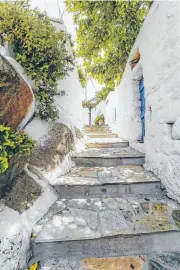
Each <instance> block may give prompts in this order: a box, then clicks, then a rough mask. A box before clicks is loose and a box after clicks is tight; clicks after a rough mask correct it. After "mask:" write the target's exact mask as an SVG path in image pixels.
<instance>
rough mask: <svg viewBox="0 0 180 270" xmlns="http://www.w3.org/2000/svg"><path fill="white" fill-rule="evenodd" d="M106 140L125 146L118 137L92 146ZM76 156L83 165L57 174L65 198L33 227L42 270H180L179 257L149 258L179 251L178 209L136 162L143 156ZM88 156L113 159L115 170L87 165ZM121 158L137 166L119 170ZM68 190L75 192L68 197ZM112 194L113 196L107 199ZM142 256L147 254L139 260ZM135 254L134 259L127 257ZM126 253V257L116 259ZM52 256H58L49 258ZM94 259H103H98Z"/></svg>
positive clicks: (112, 151)
mask: <svg viewBox="0 0 180 270" xmlns="http://www.w3.org/2000/svg"><path fill="white" fill-rule="evenodd" d="M87 129H91V128H89V127H87ZM103 129H104V131H106V130H108V128H107V127H101V128H99V130H103ZM92 130H93V131H94V132H96V131H97V128H96V127H92ZM102 140H104V141H106V143H108V141H109V143H112V142H115V141H116V142H117V141H118V142H121V139H119V138H117V139H115V138H112V139H109V138H108V139H94V142H95V141H96V142H99V143H101V142H102ZM107 140H108V141H107ZM91 141H93V140H91ZM110 141H111V142H110ZM74 157H75V158H77V159H78V158H80V159H79V162H78V161H77V164H79V165H80V166H77V167H75V168H73V169H72V170H71V172H70V173H68V174H67V175H65V176H59V178H58V181H57V183H58V186H56V187H54V190H55V191H56V192H57V193H58V189H59V190H62V193H61V195H62V196H59V199H58V200H57V201H56V202H55V203H54V204H53V205H52V206H51V207H50V209H49V211H48V212H47V213H46V215H45V216H44V217H43V218H42V219H41V220H40V221H39V222H38V223H37V224H36V226H35V227H34V231H33V235H32V237H33V246H34V251H35V253H37V255H38V256H41V258H43V259H42V260H41V262H40V264H41V269H42V270H121V269H122V270H131V269H135V270H178V269H180V259H179V257H180V253H176V252H171V253H163V254H151V252H152V250H153V251H154V252H161V251H166V250H168V245H170V247H171V251H172V250H174V249H173V248H174V247H175V248H176V247H179V245H178V243H179V242H178V240H177V235H179V230H180V208H179V205H178V204H177V203H176V202H174V201H172V200H170V199H168V198H167V197H166V194H165V193H164V192H163V191H162V190H161V189H160V185H159V179H158V178H157V177H155V176H154V175H153V174H152V173H150V172H147V171H145V170H144V169H143V167H142V166H137V165H139V162H138V158H142V160H143V159H144V155H143V154H141V153H139V152H138V151H135V150H134V149H132V148H131V147H126V148H106V149H105V148H103V149H93V150H89V149H87V150H86V151H84V152H81V153H78V154H75V155H74ZM86 158H91V159H99V160H103V159H112V160H111V162H112V166H111V165H109V164H110V163H111V162H109V163H107V164H108V165H106V164H105V166H107V167H105V166H104V165H103V162H99V163H98V162H93V161H92V164H91V163H89V164H87V166H85V165H86V163H84V162H83V160H86ZM119 158H131V159H133V160H134V163H135V164H134V163H133V166H127V165H126V166H125V165H123V166H116V165H118V163H117V162H116V160H115V159H119ZM81 162H82V163H81ZM97 163H98V165H97ZM120 164H121V163H120ZM128 164H129V163H128ZM140 164H141V163H140ZM88 165H90V166H91V167H88ZM134 165H136V166H134ZM122 184H125V186H127V187H128V189H127V190H126V189H125V188H124V185H122ZM134 184H135V185H134ZM140 185H141V186H142V187H144V186H143V185H145V186H146V188H145V189H144V188H141V192H139V191H138V190H137V189H140ZM86 186H90V187H91V189H89V191H91V192H89V193H87V194H86V193H85V192H84V191H85V190H86V189H87V188H86ZM101 186H102V187H103V188H102V187H101ZM104 186H105V187H106V189H109V193H108V192H105V193H103V192H104V190H105V188H104ZM107 186H108V187H107ZM112 186H113V187H114V189H115V190H116V191H117V190H118V189H119V190H122V192H124V194H122V192H121V193H120V192H119V193H116V192H114V189H112V190H111V188H112ZM132 186H133V188H132ZM134 186H136V188H134ZM152 186H154V187H155V188H154V189H153V188H152ZM66 187H68V188H71V190H70V192H69V193H68V192H67V191H66ZM130 187H131V188H130ZM149 188H152V190H155V192H154V193H153V192H152V193H151V189H150V192H149V193H145V192H144V191H147V189H149ZM156 189H157V190H158V192H156ZM95 191H97V193H96V192H95ZM100 191H102V192H101V194H100ZM110 191H111V192H110ZM125 191H126V192H125ZM132 191H133V192H132ZM134 191H135V192H134ZM142 191H143V192H142ZM78 192H80V193H81V194H80V193H78ZM102 193H103V195H102ZM112 193H114V194H115V196H110V195H109V194H112ZM67 194H69V195H68V196H67ZM71 194H72V196H71ZM94 194H96V195H97V196H95V195H94ZM117 194H119V195H118V196H117ZM74 196H75V197H74ZM164 237H165V238H164ZM165 240H166V241H165ZM170 242H171V243H170ZM175 250H176V249H175ZM143 252H144V253H145V254H146V255H147V254H148V255H147V256H146V257H145V256H136V255H137V254H142V253H143ZM132 254H133V256H129V255H132ZM35 255H36V254H35ZM124 255H128V256H126V257H118V256H124ZM48 256H49V257H48ZM51 256H52V257H53V256H54V258H50V257H51ZM68 256H72V257H70V258H68ZM88 256H89V257H88ZM96 256H99V257H101V258H94V257H96ZM112 256H114V258H112ZM115 256H117V257H115ZM56 257H58V258H56ZM83 257H84V258H83Z"/></svg>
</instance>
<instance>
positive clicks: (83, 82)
mask: <svg viewBox="0 0 180 270" xmlns="http://www.w3.org/2000/svg"><path fill="white" fill-rule="evenodd" d="M78 75H79V81H80V83H81V86H82V88H85V87H86V85H87V77H86V73H85V72H84V71H83V69H82V67H80V66H79V67H78Z"/></svg>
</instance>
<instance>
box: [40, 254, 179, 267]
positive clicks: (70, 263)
mask: <svg viewBox="0 0 180 270" xmlns="http://www.w3.org/2000/svg"><path fill="white" fill-rule="evenodd" d="M40 269H41V270H132V269H134V270H179V269H180V253H177V252H169V253H163V254H155V255H153V256H134V257H132V256H125V257H114V258H84V259H81V258H76V259H72V258H66V259H49V260H45V261H43V262H41V268H40Z"/></svg>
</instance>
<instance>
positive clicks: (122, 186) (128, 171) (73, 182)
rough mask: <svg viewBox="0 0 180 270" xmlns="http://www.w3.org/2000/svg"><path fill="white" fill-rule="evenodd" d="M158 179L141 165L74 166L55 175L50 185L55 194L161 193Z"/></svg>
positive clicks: (114, 194) (124, 194) (116, 195)
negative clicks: (52, 183) (52, 185)
mask: <svg viewBox="0 0 180 270" xmlns="http://www.w3.org/2000/svg"><path fill="white" fill-rule="evenodd" d="M160 185H161V184H160V180H159V179H158V178H156V177H155V176H154V175H153V174H152V173H150V172H145V170H144V169H143V167H141V166H117V167H108V168H107V167H93V168H91V167H75V168H74V169H72V171H71V172H70V173H68V174H67V175H65V176H61V177H59V178H58V179H57V181H56V184H55V185H54V189H55V191H56V193H57V194H58V195H59V197H61V198H62V197H66V196H69V197H71V198H73V197H79V198H83V197H85V198H87V196H111V197H119V196H121V197H122V196H126V195H127V194H149V195H150V194H151V195H157V194H159V193H161V189H160Z"/></svg>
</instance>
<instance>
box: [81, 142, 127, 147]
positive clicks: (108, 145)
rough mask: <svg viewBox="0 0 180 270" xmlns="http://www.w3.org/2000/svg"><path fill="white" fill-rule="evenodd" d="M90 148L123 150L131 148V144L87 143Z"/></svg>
mask: <svg viewBox="0 0 180 270" xmlns="http://www.w3.org/2000/svg"><path fill="white" fill-rule="evenodd" d="M86 146H87V147H88V148H121V147H127V146H129V142H112V143H103V142H102V143H98V142H96V143H95V142H94V143H93V142H92V143H91V142H88V143H86Z"/></svg>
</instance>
